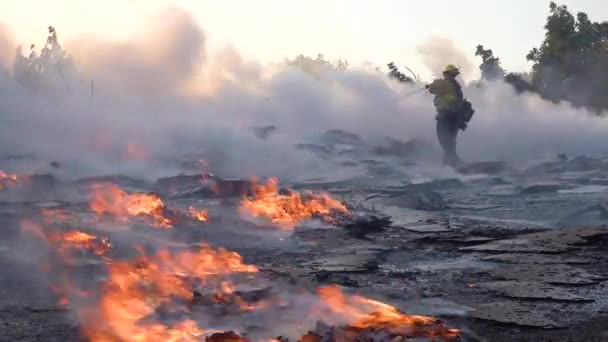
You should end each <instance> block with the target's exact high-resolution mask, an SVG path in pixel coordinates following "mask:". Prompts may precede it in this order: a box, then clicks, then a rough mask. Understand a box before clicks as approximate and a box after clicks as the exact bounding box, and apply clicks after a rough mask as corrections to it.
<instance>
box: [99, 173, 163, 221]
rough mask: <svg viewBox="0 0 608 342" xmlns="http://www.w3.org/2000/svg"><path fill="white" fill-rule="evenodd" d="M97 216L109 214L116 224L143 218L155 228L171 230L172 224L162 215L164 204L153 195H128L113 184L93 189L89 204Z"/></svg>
mask: <svg viewBox="0 0 608 342" xmlns="http://www.w3.org/2000/svg"><path fill="white" fill-rule="evenodd" d="M90 207H91V210H93V211H94V212H95V213H97V215H99V216H103V215H104V214H109V215H111V216H113V218H114V219H116V220H117V221H118V222H122V223H128V222H129V221H130V219H131V218H132V217H144V218H147V219H148V220H150V221H151V222H152V225H153V226H154V227H157V228H171V227H172V222H171V220H170V219H169V218H167V217H166V216H165V215H164V209H165V204H164V203H163V201H162V200H161V199H160V198H159V197H158V196H157V195H154V194H144V193H135V194H128V193H126V192H125V191H124V190H122V189H121V188H119V187H118V186H116V185H113V184H102V185H99V186H97V187H96V188H95V190H94V193H93V199H92V200H91V202H90Z"/></svg>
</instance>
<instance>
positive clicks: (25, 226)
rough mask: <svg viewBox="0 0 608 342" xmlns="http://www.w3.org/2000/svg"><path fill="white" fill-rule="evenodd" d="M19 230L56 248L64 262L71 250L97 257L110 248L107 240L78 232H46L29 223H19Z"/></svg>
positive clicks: (110, 245)
mask: <svg viewBox="0 0 608 342" xmlns="http://www.w3.org/2000/svg"><path fill="white" fill-rule="evenodd" d="M21 230H22V231H25V232H28V233H30V234H32V235H35V236H36V237H38V238H40V239H42V240H45V241H46V242H48V243H50V244H51V245H52V246H54V247H55V248H57V250H58V252H59V254H60V255H62V256H63V257H64V259H65V260H66V261H68V254H69V251H70V250H72V249H83V250H88V251H90V252H92V253H95V254H97V255H105V254H106V253H107V252H108V251H109V250H110V249H111V248H112V244H111V243H110V240H109V239H108V238H99V237H97V236H95V235H92V234H89V233H85V232H82V231H79V230H72V231H68V232H59V231H51V232H46V231H45V230H43V229H42V227H40V226H39V225H37V224H35V223H33V222H29V221H24V222H22V223H21Z"/></svg>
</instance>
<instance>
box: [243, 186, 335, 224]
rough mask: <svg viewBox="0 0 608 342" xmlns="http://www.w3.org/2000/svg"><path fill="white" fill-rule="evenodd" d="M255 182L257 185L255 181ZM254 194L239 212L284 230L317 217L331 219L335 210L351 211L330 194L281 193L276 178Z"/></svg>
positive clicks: (258, 187) (254, 189) (245, 198)
mask: <svg viewBox="0 0 608 342" xmlns="http://www.w3.org/2000/svg"><path fill="white" fill-rule="evenodd" d="M253 182H254V183H256V182H255V180H254V181H253ZM253 192H254V196H253V197H252V198H248V197H247V196H244V197H243V199H242V201H241V206H240V208H239V210H240V211H241V212H244V213H247V214H249V215H252V216H255V217H264V218H268V219H270V221H271V222H272V223H274V224H275V225H277V226H279V227H281V228H283V229H293V227H295V226H296V225H297V224H298V223H299V222H301V221H303V220H305V219H308V218H311V217H313V216H314V215H322V216H323V215H324V216H327V215H329V214H330V213H331V212H332V210H335V211H339V212H347V209H346V207H345V206H344V204H342V203H341V202H339V201H337V200H335V199H333V198H331V196H330V195H329V194H327V193H319V194H307V195H306V196H302V195H301V194H300V193H297V192H291V193H289V194H285V195H284V194H280V193H279V190H278V180H277V179H276V178H270V179H269V180H268V182H267V183H266V184H265V185H264V184H262V185H257V184H256V185H255V186H254V187H253Z"/></svg>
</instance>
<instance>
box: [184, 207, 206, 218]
mask: <svg viewBox="0 0 608 342" xmlns="http://www.w3.org/2000/svg"><path fill="white" fill-rule="evenodd" d="M188 214H190V216H191V217H192V218H194V219H195V220H197V221H201V222H207V221H208V220H209V212H208V211H207V209H196V208H194V207H189V208H188Z"/></svg>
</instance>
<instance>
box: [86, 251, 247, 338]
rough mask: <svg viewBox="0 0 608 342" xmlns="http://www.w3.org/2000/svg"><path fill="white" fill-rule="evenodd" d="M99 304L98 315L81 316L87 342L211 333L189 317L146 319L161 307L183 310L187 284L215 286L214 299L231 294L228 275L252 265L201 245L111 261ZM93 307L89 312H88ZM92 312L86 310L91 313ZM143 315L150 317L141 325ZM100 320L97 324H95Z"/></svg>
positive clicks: (189, 297) (190, 297) (188, 299)
mask: <svg viewBox="0 0 608 342" xmlns="http://www.w3.org/2000/svg"><path fill="white" fill-rule="evenodd" d="M108 267H109V280H108V281H107V282H106V284H105V285H104V295H103V297H102V298H101V300H100V302H99V317H96V316H97V315H89V316H88V317H86V319H85V322H87V323H86V328H85V329H84V332H85V335H86V336H87V337H88V338H90V339H91V340H92V341H112V340H123V341H124V340H126V341H195V340H198V339H200V337H201V336H203V335H204V334H208V333H213V332H216V331H213V330H207V328H202V327H200V326H199V325H198V323H196V321H194V320H193V319H191V318H182V319H180V318H177V319H176V322H174V323H172V324H163V323H161V322H155V320H153V319H151V318H153V317H154V315H158V313H159V309H160V308H161V307H162V308H164V311H166V312H168V313H173V314H175V315H176V316H180V315H179V314H178V313H180V312H181V313H182V314H187V312H188V303H191V302H192V301H193V299H194V292H193V290H192V289H193V286H195V285H197V284H198V285H199V286H201V287H205V288H213V289H216V292H217V296H218V298H224V297H226V296H230V295H234V292H233V291H232V288H231V286H230V283H229V280H228V277H229V276H230V275H233V274H238V273H249V274H251V273H256V272H257V271H258V269H257V268H256V267H255V266H252V265H247V264H244V263H243V260H242V258H241V256H240V255H239V254H237V253H234V252H229V251H227V250H224V249H217V250H216V249H213V248H211V247H209V246H207V245H202V246H201V247H200V250H199V251H198V252H196V253H194V252H181V253H178V254H175V255H173V254H171V253H170V252H169V251H167V250H164V251H161V252H159V253H157V254H156V255H153V256H142V257H140V258H139V259H137V260H135V261H132V262H115V263H112V264H111V265H109V266H108ZM93 311H95V310H93ZM93 311H92V312H93ZM146 318H147V319H149V320H151V322H150V323H145V321H146ZM100 320H101V322H103V323H102V324H99V323H98V322H100Z"/></svg>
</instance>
